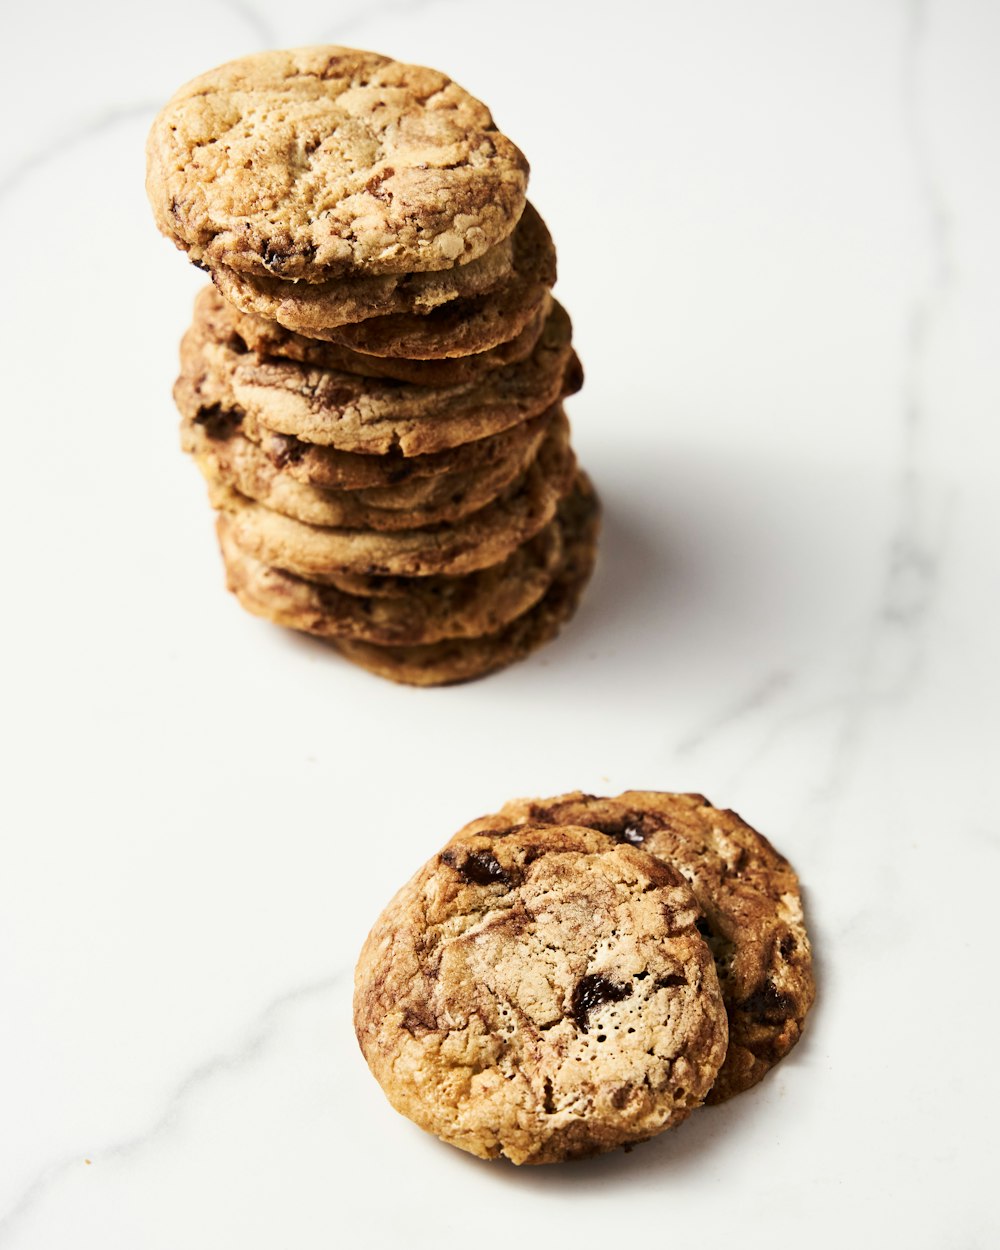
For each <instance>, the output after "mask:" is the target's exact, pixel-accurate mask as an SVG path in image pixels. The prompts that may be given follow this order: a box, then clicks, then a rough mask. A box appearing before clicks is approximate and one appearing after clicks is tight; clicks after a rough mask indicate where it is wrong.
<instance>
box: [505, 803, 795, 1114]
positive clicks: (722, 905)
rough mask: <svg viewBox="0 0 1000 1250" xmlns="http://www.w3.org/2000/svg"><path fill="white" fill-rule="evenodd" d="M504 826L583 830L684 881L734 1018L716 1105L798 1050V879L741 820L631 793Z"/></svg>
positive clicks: (511, 810)
mask: <svg viewBox="0 0 1000 1250" xmlns="http://www.w3.org/2000/svg"><path fill="white" fill-rule="evenodd" d="M498 819H501V820H504V821H511V822H514V823H520V822H525V823H527V824H537V823H541V824H553V825H563V824H569V825H586V826H588V827H590V828H593V829H597V830H599V831H601V832H602V833H604V834H605V835H606V836H608V837H609V838H611V839H613V840H614V841H616V842H627V843H628V844H630V845H633V846H639V847H641V848H642V849H643V850H645V851H648V852H649V853H650V854H652V855H655V856H657V857H658V858H660V859H663V860H666V861H667V862H668V863H670V864H672V865H673V866H674V867H675V868H676V869H677V870H678V871H679V872H680V873H681V874H682V875H683V876H684V877H685V878H686V880H687V882H688V884H689V885H690V886H691V890H692V891H693V893H694V896H695V898H696V899H697V900H698V904H699V906H700V908H701V911H702V919H701V920H700V921H699V925H700V926H701V930H702V933H703V934H704V935H705V937H706V940H707V942H708V944H709V946H710V947H711V948H712V952H713V954H714V957H715V962H716V968H717V971H718V974H719V983H720V985H721V986H722V994H723V998H724V999H725V1002H726V1010H727V1012H728V1014H729V1052H728V1054H727V1055H726V1061H725V1063H724V1064H723V1066H722V1070H721V1071H720V1073H719V1076H718V1078H717V1080H716V1082H715V1085H714V1087H713V1089H712V1092H711V1094H710V1095H709V1097H708V1101H709V1102H710V1103H718V1102H723V1101H725V1100H726V1099H727V1098H731V1097H732V1096H733V1095H734V1094H738V1093H740V1092H741V1091H742V1090H745V1089H749V1088H750V1087H751V1086H753V1085H756V1084H757V1082H758V1081H760V1080H761V1079H762V1078H763V1077H764V1076H765V1075H766V1074H767V1072H768V1071H769V1070H770V1069H771V1068H772V1067H773V1066H774V1065H775V1064H776V1063H777V1062H778V1061H779V1060H780V1059H781V1058H782V1057H783V1056H784V1055H786V1054H787V1053H788V1052H789V1050H791V1048H792V1047H793V1046H794V1045H795V1043H796V1042H797V1041H798V1039H799V1036H800V1035H801V1033H802V1026H803V1022H804V1020H805V1017H806V1013H807V1012H808V1011H809V1008H810V1007H811V1006H812V1003H813V999H814V997H815V983H814V981H813V973H812V955H811V951H810V946H809V938H808V936H807V934H806V930H805V923H804V920H803V915H802V899H801V896H800V893H799V883H798V878H797V877H796V875H795V873H794V871H793V870H792V867H791V865H790V864H789V862H788V860H787V859H785V857H784V856H783V855H780V854H779V853H778V852H777V851H776V850H775V849H774V847H773V846H772V845H771V843H770V842H768V840H767V838H765V837H764V836H763V835H762V834H760V833H757V832H756V830H754V829H752V828H751V827H750V826H749V825H748V824H746V823H745V822H744V821H742V820H741V819H740V818H739V816H737V815H736V813H735V812H730V811H720V810H719V809H717V808H714V807H712V806H711V805H710V804H709V802H708V800H707V799H705V798H703V797H702V796H701V795H699V794H662V793H657V792H651V791H641V790H633V791H628V792H626V793H625V794H621V795H619V796H618V797H617V798H614V799H602V798H595V797H593V796H592V795H584V794H579V793H577V794H565V795H562V796H561V797H559V798H554V799H530V800H528V799H526V800H520V801H517V802H515V803H508V804H507V806H506V807H504V808H502V809H501V811H500V812H499V813H498Z"/></svg>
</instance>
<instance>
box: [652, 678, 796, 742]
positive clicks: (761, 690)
mask: <svg viewBox="0 0 1000 1250" xmlns="http://www.w3.org/2000/svg"><path fill="white" fill-rule="evenodd" d="M794 680H795V679H794V675H793V674H792V673H790V672H788V671H787V670H785V669H778V670H777V671H775V672H773V673H768V674H766V675H765V676H764V677H763V678H762V679H761V680H760V681H759V682H757V683H756V684H755V685H753V686H751V687H750V689H749V690H748V691H747V693H746V694H744V695H742V696H741V697H740V698H739V699H737V700H736V701H735V702H734V703H732V704H730V705H729V707H727V708H724V709H723V710H722V711H721V712H719V713H717V714H716V715H715V716H713V717H712V718H711V719H710V720H708V721H706V722H705V723H704V724H703V725H701V726H700V727H699V728H697V729H694V730H692V731H691V732H690V733H689V734H687V736H686V737H684V738H682V739H681V740H680V742H678V743H677V745H676V747H675V748H674V753H675V754H676V755H680V756H684V755H692V754H694V752H696V751H698V750H699V749H700V748H701V747H702V746H704V745H705V743H706V742H707V741H708V740H709V739H710V738H715V737H717V736H718V735H719V734H720V733H722V732H724V731H725V730H726V729H728V728H729V727H730V726H732V725H737V724H740V723H742V722H743V721H745V720H747V719H748V718H749V717H751V716H757V715H759V714H760V713H762V712H767V711H769V710H770V709H771V708H772V707H773V706H774V703H775V701H776V699H777V698H778V696H779V695H782V694H784V693H785V692H786V691H787V690H789V688H790V687H791V686H792V685H793V684H794Z"/></svg>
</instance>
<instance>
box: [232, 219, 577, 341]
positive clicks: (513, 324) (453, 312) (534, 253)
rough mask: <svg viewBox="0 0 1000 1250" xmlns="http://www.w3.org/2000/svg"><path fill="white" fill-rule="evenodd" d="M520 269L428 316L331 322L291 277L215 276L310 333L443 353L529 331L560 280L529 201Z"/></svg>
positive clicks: (516, 256) (257, 308)
mask: <svg viewBox="0 0 1000 1250" xmlns="http://www.w3.org/2000/svg"><path fill="white" fill-rule="evenodd" d="M512 265H513V269H512V271H511V273H510V275H509V276H508V278H507V280H506V281H505V282H504V283H503V284H502V285H500V286H498V287H496V288H495V289H494V290H491V291H489V292H488V293H487V294H484V295H478V296H475V297H471V298H458V297H456V298H454V299H452V300H450V301H448V302H447V303H443V304H441V305H440V306H439V307H436V308H433V309H432V310H431V311H429V312H425V313H423V314H421V315H417V314H414V313H406V312H399V313H387V312H383V313H381V314H380V315H379V316H377V317H370V318H369V319H368V320H367V321H360V322H353V323H350V324H344V325H327V324H325V322H326V321H327V319H328V314H327V313H326V311H325V304H324V300H323V298H322V293H320V294H319V295H316V294H314V293H313V292H312V291H311V289H310V288H309V287H307V286H303V285H302V284H299V285H298V286H296V285H294V284H292V283H289V282H284V283H280V284H277V285H275V284H271V286H270V287H268V288H265V285H264V284H263V283H260V282H258V281H256V280H254V279H251V278H244V279H243V280H242V281H240V282H239V283H237V282H236V281H235V279H234V278H233V276H232V273H231V271H229V270H226V269H218V270H216V271H215V273H214V274H213V280H214V281H215V283H216V285H217V286H218V287H219V290H220V291H221V292H222V294H223V295H224V296H225V297H226V299H227V300H229V301H230V303H233V304H235V305H236V306H237V307H239V308H240V309H242V310H243V311H244V312H246V313H252V314H254V315H255V316H259V317H264V318H267V319H268V320H271V321H276V322H278V323H279V324H280V325H282V326H285V327H286V328H287V329H289V330H293V331H296V332H299V333H301V334H304V335H306V336H308V337H310V338H316V339H327V340H329V341H330V342H332V343H338V344H341V345H343V346H345V347H349V348H351V349H352V350H354V351H359V352H365V353H367V354H368V355H371V356H388V357H392V358H405V359H410V360H437V359H441V358H447V357H453V356H470V355H473V354H474V353H477V352H484V351H489V350H491V349H493V348H495V347H497V346H498V345H499V344H501V343H505V342H507V341H509V340H510V339H513V338H515V337H516V336H517V335H518V334H521V333H522V332H523V331H524V329H525V327H526V326H528V325H529V324H530V323H531V322H532V321H533V320H534V319H535V318H536V317H537V316H538V314H539V310H540V309H541V308H542V306H543V305H544V303H545V301H546V299H547V298H548V290H549V288H550V287H552V286H554V285H555V281H556V253H555V247H554V246H553V243H552V236H551V235H550V234H549V232H548V229H547V228H546V226H545V223H544V222H543V221H542V219H541V217H539V215H538V214H537V213H536V212H535V210H534V209H533V208H532V207H531V205H530V204H529V205H528V206H527V208H526V209H525V211H524V217H523V219H522V221H521V224H520V225H519V227H518V230H517V232H516V233H515V235H514V238H513V257H512Z"/></svg>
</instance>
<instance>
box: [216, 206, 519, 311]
mask: <svg viewBox="0 0 1000 1250" xmlns="http://www.w3.org/2000/svg"><path fill="white" fill-rule="evenodd" d="M538 228H539V227H538V224H537V220H536V216H532V215H527V216H525V217H522V218H521V221H520V222H519V223H518V225H517V228H516V229H515V231H514V235H513V237H511V238H507V239H504V240H503V241H502V242H500V243H498V244H497V245H496V246H495V247H491V248H490V250H489V251H488V252H485V253H484V254H483V255H482V256H480V257H479V258H478V260H474V261H471V262H470V263H469V264H468V265H456V266H454V267H452V268H451V269H438V270H435V271H434V272H432V273H399V274H360V275H338V276H337V277H334V278H331V279H329V280H328V281H326V282H287V281H285V279H283V278H271V277H267V278H261V277H258V276H257V275H255V274H246V273H239V272H238V271H237V270H235V269H230V268H228V266H226V265H214V266H213V268H212V281H213V282H214V283H215V285H216V286H217V287H218V288H219V290H220V291H221V292H222V294H223V295H224V296H225V298H226V299H227V300H228V301H229V302H230V303H231V304H234V305H235V306H236V307H237V308H239V309H242V310H243V312H245V313H252V314H254V315H256V316H259V317H265V318H267V319H269V320H272V321H276V322H278V323H279V324H280V325H283V326H287V327H288V328H289V329H292V330H296V331H298V332H299V333H300V334H306V335H308V334H316V333H323V332H328V331H331V330H335V329H337V327H338V326H347V325H353V324H355V323H356V322H358V321H367V320H368V319H369V318H370V317H386V316H398V315H401V314H402V315H406V316H423V315H425V314H426V313H430V312H433V311H434V309H435V308H440V307H441V305H442V304H448V303H450V302H451V301H452V300H456V299H472V298H475V297H476V296H480V295H487V294H489V292H491V291H496V290H498V289H499V288H500V287H502V286H503V285H504V284H505V282H507V281H509V280H510V279H511V277H512V274H513V272H514V255H515V249H516V250H517V251H519V252H521V253H523V251H524V247H525V244H524V242H523V241H519V236H521V235H523V234H524V232H525V231H528V230H532V229H535V230H537V229H538Z"/></svg>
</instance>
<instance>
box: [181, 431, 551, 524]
mask: <svg viewBox="0 0 1000 1250" xmlns="http://www.w3.org/2000/svg"><path fill="white" fill-rule="evenodd" d="M565 420H566V418H565V417H564V416H563V415H562V414H561V413H559V415H558V416H557V418H556V421H557V422H562V423H565ZM553 424H554V423H553V422H550V423H549V425H548V426H541V425H540V426H538V427H537V434H536V437H535V438H534V439H533V441H532V443H531V444H530V445H529V446H528V447H527V448H526V451H527V452H528V453H529V454H527V455H525V456H524V457H523V458H519V459H514V458H509V459H506V460H502V461H498V462H496V463H494V464H492V465H486V466H485V467H484V468H479V469H471V470H469V471H467V472H459V473H450V474H445V475H439V476H438V477H431V478H423V479H416V480H414V481H403V482H401V483H399V484H397V485H393V486H383V487H376V488H375V489H370V490H331V489H329V488H325V487H317V486H310V485H306V484H303V483H301V482H299V481H297V480H296V479H295V478H294V477H293V476H292V475H291V474H289V473H287V472H286V471H285V470H284V469H281V468H278V467H276V466H275V464H274V463H273V462H272V461H271V460H270V459H269V457H268V456H267V455H266V454H265V452H264V451H263V450H262V449H261V447H260V446H259V445H258V444H257V443H255V442H253V441H252V440H251V439H248V438H245V437H244V436H243V434H241V433H240V431H239V428H238V425H233V426H230V427H229V428H225V427H223V428H221V429H220V427H219V424H218V423H214V424H213V426H212V427H211V430H209V429H207V428H206V427H205V425H204V424H198V423H196V422H191V421H184V422H182V424H181V447H182V448H183V450H184V451H186V452H188V453H189V454H190V455H192V456H194V458H195V460H196V461H198V463H199V465H200V467H201V470H202V473H203V474H204V476H205V477H206V478H208V479H210V480H211V479H218V480H219V481H220V482H223V483H224V484H225V485H227V486H231V487H232V488H233V489H234V490H236V491H239V493H240V494H242V495H246V497H247V498H248V499H253V500H256V502H257V503H260V504H263V505H264V506H265V507H268V508H271V509H272V510H273V511H275V512H280V513H281V514H282V515H283V516H289V517H293V518H294V519H295V520H297V521H304V522H305V523H306V524H307V525H323V526H333V527H339V528H345V529H359V528H367V529H375V530H403V529H416V528H419V527H422V526H427V525H438V524H440V523H442V522H446V521H459V520H461V519H462V517H466V516H469V515H470V514H471V513H473V512H475V511H476V510H477V509H479V508H484V507H485V506H486V505H487V504H488V503H492V501H493V500H494V499H496V498H497V496H498V495H500V494H502V493H503V491H505V490H506V489H507V488H508V487H509V486H510V485H511V484H512V483H513V482H514V481H515V480H516V479H517V478H518V477H520V476H521V475H522V474H523V473H524V472H526V471H527V469H528V467H529V465H530V464H531V463H532V461H533V459H534V455H535V454H537V452H538V449H539V447H540V446H541V443H542V441H543V439H544V437H545V435H546V433H547V431H548V430H549V429H551V428H552V425H553ZM532 449H533V450H532Z"/></svg>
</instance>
